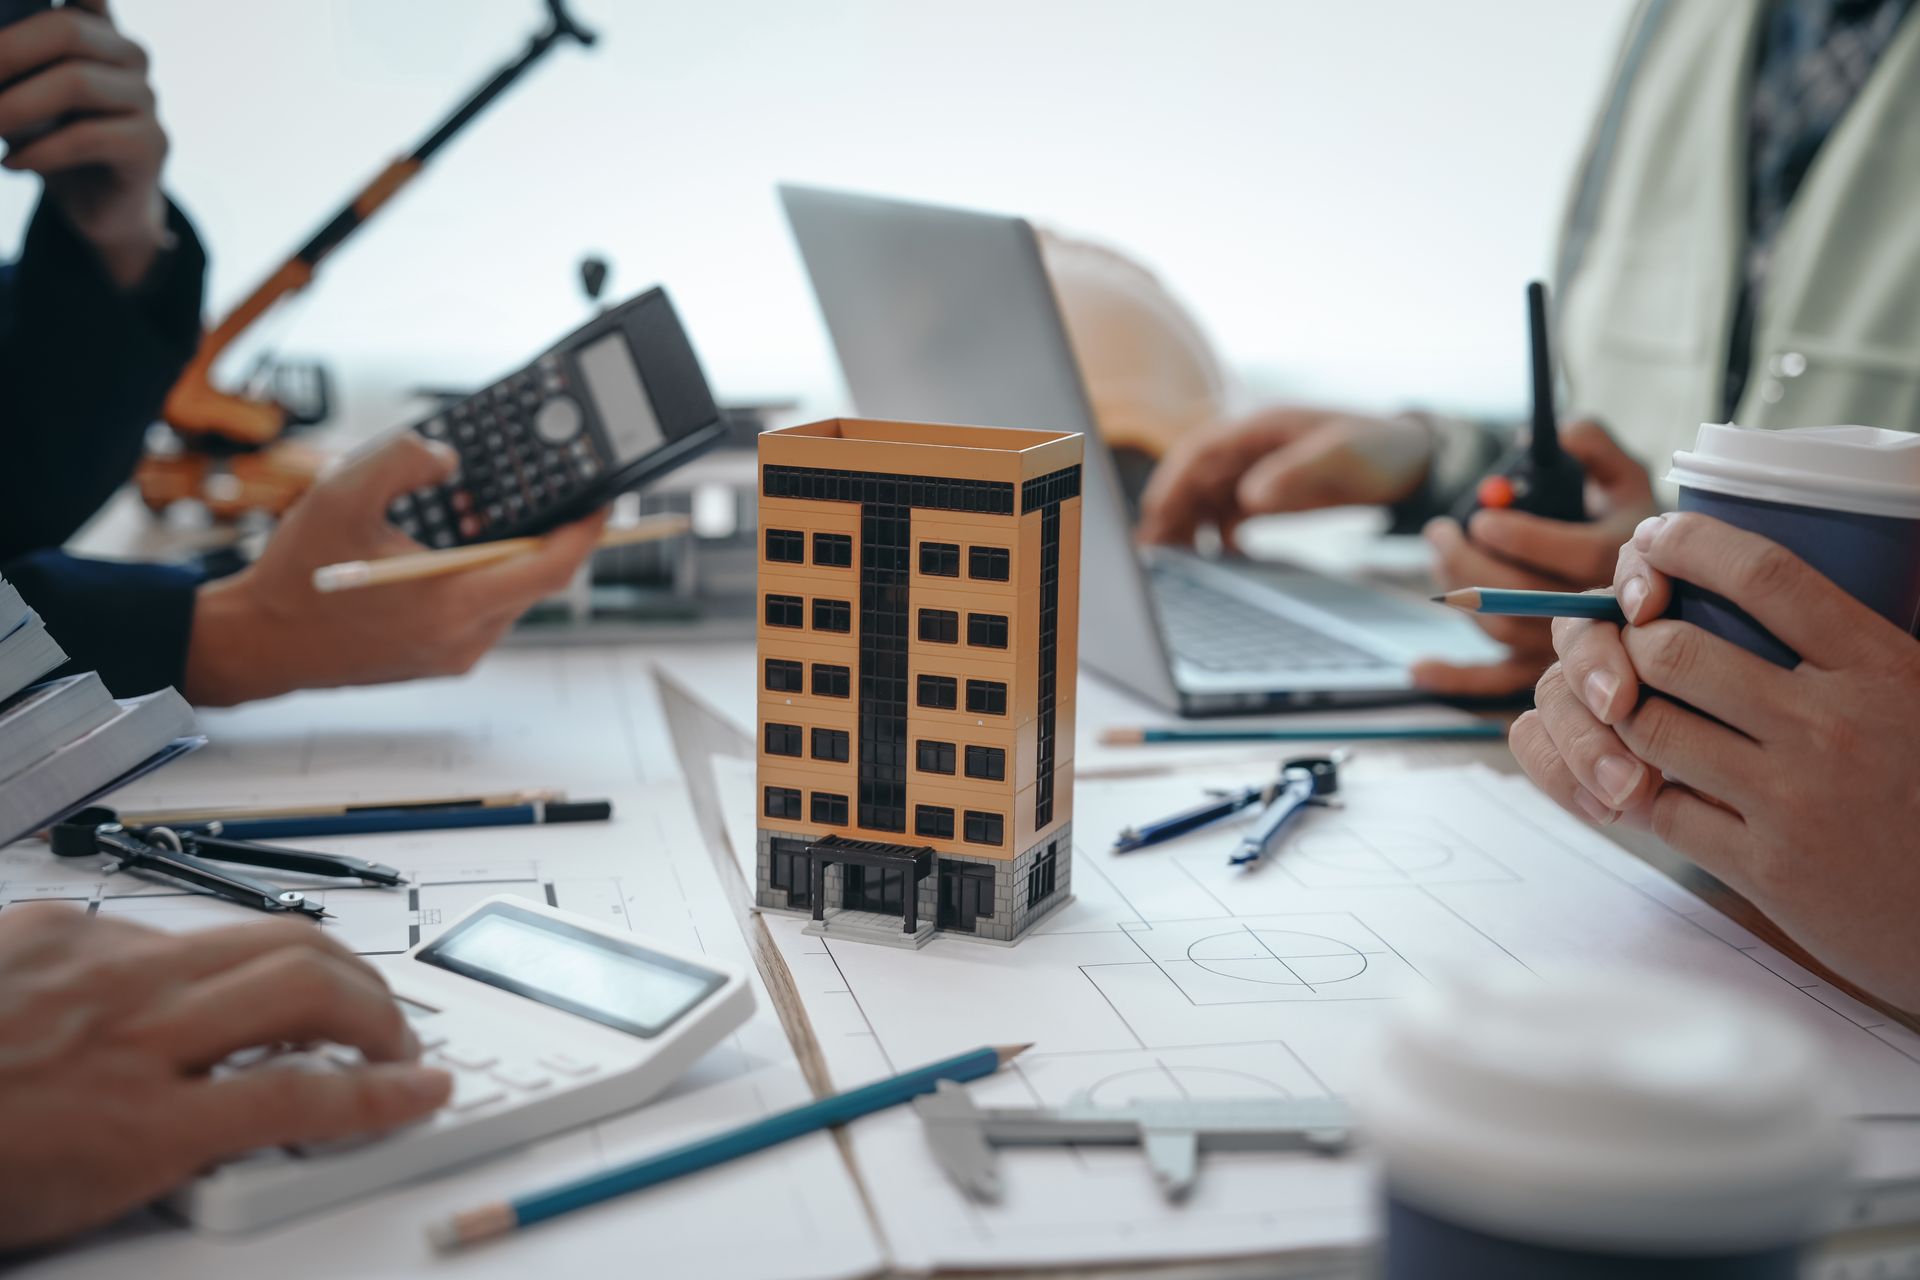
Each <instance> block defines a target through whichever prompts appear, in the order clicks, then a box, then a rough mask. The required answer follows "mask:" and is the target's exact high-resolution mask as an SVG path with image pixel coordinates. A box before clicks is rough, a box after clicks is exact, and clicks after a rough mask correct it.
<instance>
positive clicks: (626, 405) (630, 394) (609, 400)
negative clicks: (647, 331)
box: [574, 333, 667, 460]
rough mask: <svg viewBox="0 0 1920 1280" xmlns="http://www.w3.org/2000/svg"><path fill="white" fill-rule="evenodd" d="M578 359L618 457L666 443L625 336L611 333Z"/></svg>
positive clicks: (615, 454) (645, 451)
mask: <svg viewBox="0 0 1920 1280" xmlns="http://www.w3.org/2000/svg"><path fill="white" fill-rule="evenodd" d="M574 361H575V363H576V364H578V365H579V366H580V373H581V376H582V377H584V378H585V379H586V382H587V390H588V391H589V392H591V393H592V395H593V401H594V405H595V407H597V408H598V409H599V410H600V422H601V425H602V426H603V427H605V428H606V432H607V441H608V443H610V444H611V445H613V453H614V457H615V458H616V459H622V460H624V459H627V458H637V457H639V456H640V455H641V454H644V453H650V452H652V451H653V450H654V449H657V448H659V447H660V446H661V445H662V444H664V443H665V442H666V439H667V433H666V432H665V431H662V430H661V429H660V419H659V418H658V417H657V416H656V415H655V414H654V412H653V401H652V400H650V399H649V398H648V396H647V389H646V388H645V387H643V386H641V385H640V370H639V369H638V368H636V367H635V365H634V363H633V349H632V348H631V347H629V346H628V345H627V340H626V338H625V337H624V336H623V335H621V334H618V333H610V334H608V335H607V336H606V337H604V338H602V339H600V340H599V341H598V342H595V343H593V344H592V345H590V346H587V347H584V348H582V349H581V351H580V353H579V354H578V355H577V356H575V357H574Z"/></svg>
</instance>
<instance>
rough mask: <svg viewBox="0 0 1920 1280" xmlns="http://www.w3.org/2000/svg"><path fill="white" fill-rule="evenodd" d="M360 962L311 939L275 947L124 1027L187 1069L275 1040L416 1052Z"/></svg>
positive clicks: (397, 1056) (370, 1052) (391, 1054)
mask: <svg viewBox="0 0 1920 1280" xmlns="http://www.w3.org/2000/svg"><path fill="white" fill-rule="evenodd" d="M364 969H365V966H362V965H349V964H347V963H346V962H344V961H342V960H341V959H340V958H339V957H337V956H334V955H330V954H328V953H327V952H325V951H322V950H321V949H319V948H317V947H282V948H280V949H278V950H276V951H273V952H270V953H268V954H266V955H262V956H256V957H254V958H253V959H251V960H247V961H244V962H242V963H240V964H237V965H235V966H233V967H232V968H229V969H224V970H222V971H220V972H218V973H215V974H213V975H211V976H209V977H207V978H203V979H201V980H200V981H198V982H193V983H190V984H187V985H185V986H183V987H180V988H178V989H177V990H175V991H173V992H170V993H168V995H166V996H165V997H164V998H162V999H161V1000H159V1001H157V1002H156V1003H155V1004H154V1005H153V1007H152V1008H150V1009H148V1010H147V1011H145V1012H144V1013H142V1014H141V1016H140V1017H139V1018H137V1019H136V1020H135V1021H133V1022H132V1023H130V1024H129V1025H128V1026H127V1028H126V1035H127V1037H128V1038H129V1039H130V1040H133V1041H134V1042H136V1043H139V1044H142V1045H145V1046H149V1047H151V1048H152V1049H154V1050H155V1051H157V1052H159V1053H161V1054H164V1055H165V1056H166V1058H167V1059H168V1060H169V1061H171V1062H173V1063H174V1064H175V1065H177V1066H179V1067H180V1068H181V1069H183V1070H185V1071H190V1072H193V1071H202V1070H205V1069H206V1068H208V1067H210V1066H212V1065H213V1064H214V1063H216V1062H219V1061H220V1060H221V1059H223V1058H226V1057H227V1056H229V1055H230V1054H233V1053H235V1052H238V1051H239V1050H241V1049H250V1048H253V1047H255V1046H258V1045H265V1044H277V1043H281V1042H292V1043H296V1044H304V1043H307V1042H310V1041H316V1040H325V1041H331V1042H333V1043H336V1044H345V1045H352V1046H353V1047H354V1048H357V1049H359V1050H360V1051H361V1052H362V1053H363V1054H365V1055H366V1056H367V1058H368V1059H369V1060H370V1061H374V1062H391V1061H397V1060H401V1059H410V1058H412V1057H414V1056H416V1055H417V1054H418V1053H419V1042H418V1041H417V1040H416V1039H415V1037H414V1035H413V1032H412V1030H411V1029H410V1028H409V1027H408V1026H407V1021H406V1017H405V1016H404V1015H403V1014H402V1013H401V1012H400V1009H399V1007H398V1006H397V1005H395V1004H394V1002H393V997H392V995H391V994H389V993H388V991H387V989H386V987H385V986H384V985H382V984H381V983H380V982H379V981H378V980H377V979H375V978H374V977H372V976H371V975H370V974H369V973H366V972H364Z"/></svg>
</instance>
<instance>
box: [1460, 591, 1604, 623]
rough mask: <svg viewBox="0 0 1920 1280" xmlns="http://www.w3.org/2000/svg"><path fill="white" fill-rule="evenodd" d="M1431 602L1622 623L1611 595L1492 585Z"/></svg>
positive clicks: (1510, 614)
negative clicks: (1522, 589)
mask: <svg viewBox="0 0 1920 1280" xmlns="http://www.w3.org/2000/svg"><path fill="white" fill-rule="evenodd" d="M1433 599H1434V603H1436V604H1444V605H1446V606H1447V607H1448V608H1450V609H1462V610H1465V611H1466V612H1468V613H1497V614H1502V615H1505V616H1507V617H1512V618H1596V619H1598V620H1599V621H1601V622H1621V623H1624V622H1625V621H1626V620H1627V615H1626V614H1624V613H1622V612H1620V602H1619V601H1618V600H1616V599H1614V598H1613V597H1612V596H1607V595H1588V594H1583V593H1581V592H1578V591H1503V590H1499V589H1497V588H1494V587H1463V588H1461V589H1460V590H1458V591H1449V592H1447V594H1445V595H1443V596H1435V597H1434V598H1433Z"/></svg>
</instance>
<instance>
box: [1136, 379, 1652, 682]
mask: <svg viewBox="0 0 1920 1280" xmlns="http://www.w3.org/2000/svg"><path fill="white" fill-rule="evenodd" d="M1561 444H1562V446H1563V447H1564V448H1565V449H1566V450H1567V452H1568V453H1570V454H1572V455H1573V456H1574V457H1575V458H1577V459H1579V461H1580V462H1581V463H1582V464H1583V465H1584V466H1585V467H1586V469H1587V474H1588V477H1589V488H1590V492H1589V493H1588V495H1587V505H1588V509H1589V510H1591V511H1593V512H1594V513H1595V514H1596V518H1595V519H1594V520H1593V521H1592V522H1591V523H1587V524H1568V523H1564V522H1561V521H1556V520H1544V519H1541V518H1540V517H1537V516H1531V515H1527V514H1525V513H1522V512H1517V511H1495V510H1483V511H1480V512H1478V513H1477V514H1476V515H1475V516H1474V517H1473V520H1472V524H1471V527H1470V528H1468V529H1466V530H1462V529H1461V527H1460V526H1459V525H1458V524H1457V523H1455V522H1454V521H1453V520H1451V519H1448V518H1446V517H1440V518H1437V519H1435V520H1433V521H1432V522H1430V523H1429V524H1428V525H1427V527H1426V538H1427V541H1428V542H1429V543H1430V544H1431V545H1432V547H1433V557H1434V558H1433V575H1434V580H1435V582H1436V583H1437V584H1438V586H1440V587H1441V588H1443V589H1447V588H1453V587H1461V586H1488V587H1515V588H1524V589H1529V590H1546V591H1567V590H1584V589H1586V588H1589V587H1596V586H1600V585H1602V584H1604V583H1606V582H1607V581H1608V580H1609V579H1610V578H1611V576H1612V570H1613V561H1614V555H1615V553H1616V552H1617V551H1618V550H1619V547H1620V544H1621V543H1623V542H1625V541H1626V539H1627V537H1628V536H1629V535H1630V534H1631V533H1632V531H1633V527H1634V524H1635V523H1636V522H1637V521H1639V520H1641V519H1642V518H1644V517H1645V516H1647V515H1650V514H1652V512H1653V510H1654V499H1653V489H1652V484H1651V481H1650V480H1649V478H1648V474H1647V469H1646V468H1645V467H1644V466H1642V465H1641V464H1640V463H1639V462H1638V461H1637V460H1635V459H1634V458H1632V457H1630V456H1629V455H1628V454H1626V453H1625V452H1624V451H1623V450H1622V449H1621V448H1620V446H1619V445H1618V444H1616V443H1615V442H1614V440H1613V438H1612V437H1611V436H1609V435H1608V434H1607V432H1606V431H1605V430H1604V429H1603V428H1601V427H1600V426H1598V425H1597V424H1595V423H1591V422H1576V423H1573V424H1572V425H1570V426H1568V427H1567V428H1566V429H1565V430H1563V431H1562V432H1561ZM1432 450H1433V434H1432V433H1431V432H1430V431H1429V430H1428V428H1427V427H1426V426H1425V425H1423V424H1422V423H1420V422H1419V421H1418V420H1416V419H1413V418H1372V417H1365V416H1360V415H1355V414H1347V413H1341V412H1338V411H1334V410H1323V409H1299V408H1277V409H1268V410H1265V411H1263V412H1260V413H1257V414H1254V415H1252V416H1250V417H1247V418H1244V419H1241V420H1240V421H1237V422H1230V423H1224V424H1222V425H1220V426H1217V427H1213V428H1209V429H1207V430H1204V431H1198V432H1194V433H1192V434H1191V435H1189V436H1187V437H1186V438H1185V439H1183V440H1182V441H1181V442H1180V443H1179V444H1178V445H1176V446H1175V447H1174V449H1173V450H1172V451H1170V452H1169V453H1168V455H1167V457H1166V458H1165V459H1164V460H1163V461H1162V462H1161V463H1160V465H1159V467H1158V468H1157V469H1156V470H1155V471H1154V475H1153V480H1152V482H1151V483H1150V484H1149V485H1148V486H1147V491H1146V494H1145V496H1144V498H1143V500H1142V514H1141V520H1140V535H1141V537H1142V538H1143V539H1144V540H1145V541H1148V542H1156V543H1174V544H1180V543H1187V542H1191V541H1192V540H1193V537H1194V535H1195V533H1196V532H1197V531H1198V530H1199V529H1200V528H1202V527H1204V526H1209V525H1211V526H1213V527H1215V528H1217V529H1219V531H1220V533H1221V535H1222V537H1223V538H1224V539H1226V540H1227V542H1228V544H1229V545H1231V543H1232V539H1233V535H1234V532H1235V530H1237V529H1238V527H1239V526H1240V525H1241V524H1242V523H1244V522H1245V521H1246V520H1248V519H1249V518H1251V517H1253V516H1257V515H1267V514H1272V513H1277V512H1285V511H1306V510H1312V509H1314V508H1318V507H1332V506H1351V505H1389V504H1393V503H1398V502H1404V501H1406V500H1408V499H1410V498H1411V497H1413V496H1414V495H1415V494H1416V493H1417V492H1418V490H1419V489H1420V486H1421V485H1422V484H1423V483H1424V482H1425V481H1426V479H1427V472H1428V469H1429V467H1430V465H1431V464H1432V461H1433V458H1432ZM1476 621H1478V622H1479V623H1480V625H1481V626H1482V627H1483V628H1484V629H1485V630H1486V631H1487V632H1488V634H1490V635H1491V636H1492V637H1493V638H1494V639H1496V640H1499V641H1500V642H1501V643H1503V644H1505V645H1506V646H1507V647H1508V649H1509V650H1510V651H1511V652H1510V654H1509V656H1508V657H1507V658H1506V659H1504V660H1502V661H1498V662H1493V663H1488V664H1485V665H1479V666H1463V665H1456V664H1451V663H1445V662H1436V661H1429V662H1421V663H1418V664H1416V665H1415V666H1414V667H1413V670H1412V674H1413V678H1414V680H1415V682H1416V683H1417V684H1419V685H1420V686H1421V687H1422V688H1425V689H1427V690H1430V691H1432V692H1434V693H1440V694H1447V695H1454V696H1497V695H1501V694H1507V693H1513V692H1516V691H1518V690H1521V689H1524V688H1526V687H1527V686H1528V685H1530V684H1532V683H1533V682H1534V681H1535V680H1536V679H1538V678H1539V675H1540V672H1541V671H1542V670H1544V669H1545V668H1546V666H1547V664H1548V663H1550V662H1551V661H1552V660H1553V641H1552V635H1551V632H1550V631H1549V628H1548V624H1547V623H1546V622H1545V621H1543V620H1540V619H1522V618H1498V617H1480V618H1477V619H1476Z"/></svg>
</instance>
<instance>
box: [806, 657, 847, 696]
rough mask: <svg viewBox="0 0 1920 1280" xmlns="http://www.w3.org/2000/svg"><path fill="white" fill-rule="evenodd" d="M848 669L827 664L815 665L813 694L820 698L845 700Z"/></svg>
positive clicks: (817, 663) (819, 663)
mask: <svg viewBox="0 0 1920 1280" xmlns="http://www.w3.org/2000/svg"><path fill="white" fill-rule="evenodd" d="M847 687H848V685H847V668H845V667H839V666H831V665H829V664H827V663H825V662H816V663H814V664H813V692H814V696H816V697H820V698H844V697H846V696H847Z"/></svg>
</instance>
